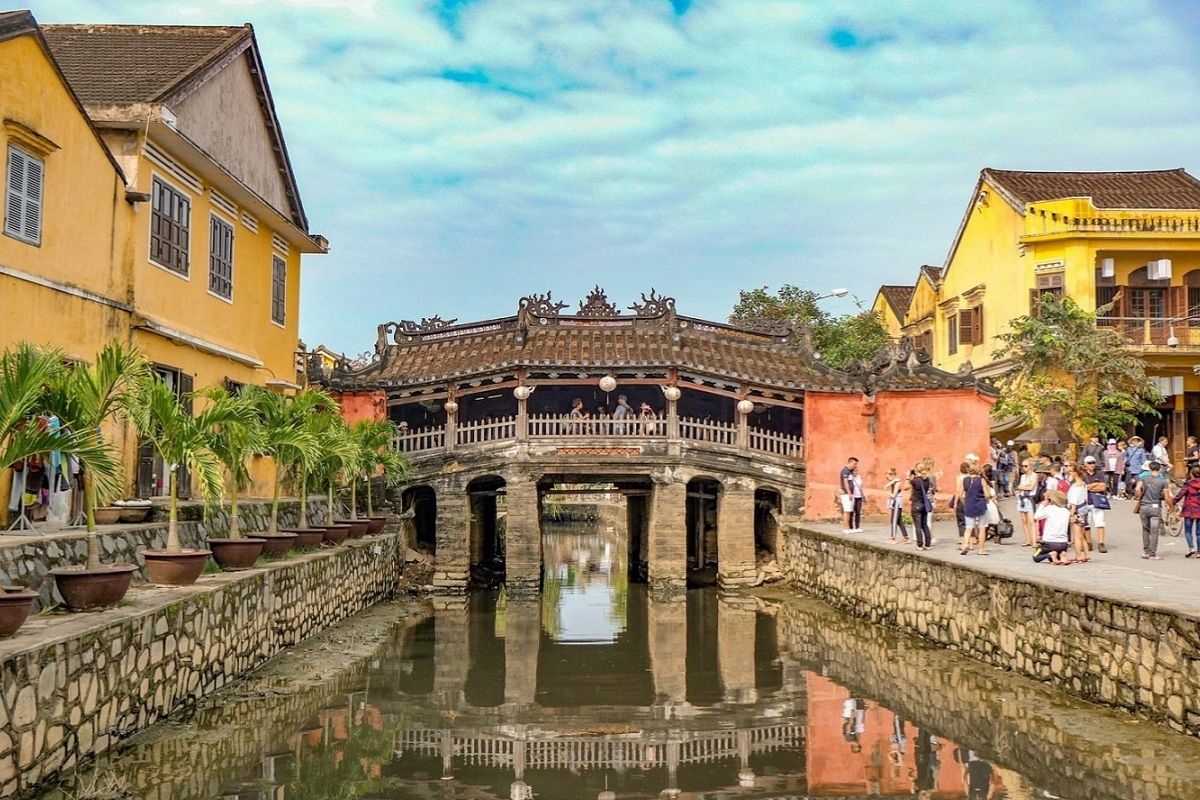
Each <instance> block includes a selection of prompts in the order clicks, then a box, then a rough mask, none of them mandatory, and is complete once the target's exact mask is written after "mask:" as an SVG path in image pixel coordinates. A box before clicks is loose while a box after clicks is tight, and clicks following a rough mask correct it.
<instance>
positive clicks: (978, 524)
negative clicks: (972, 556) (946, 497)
mask: <svg viewBox="0 0 1200 800" xmlns="http://www.w3.org/2000/svg"><path fill="white" fill-rule="evenodd" d="M990 496H991V488H990V487H989V486H988V483H987V481H985V480H984V478H983V474H982V472H981V470H980V469H979V467H977V466H972V467H970V468H969V472H968V474H967V475H965V476H963V477H962V478H961V479H960V480H959V494H958V504H959V506H961V507H962V511H963V517H964V520H965V523H966V524H965V529H966V531H965V534H964V537H963V539H962V541H961V542H960V544H961V545H962V547H961V550H960V553H961V555H964V556H965V555H966V554H967V553H969V552H970V551H971V541H972V539H973V538H974V537H976V536H978V537H979V555H981V556H986V555H990V554H989V553H988V551H987V510H988V509H987V504H988V500H989V499H990Z"/></svg>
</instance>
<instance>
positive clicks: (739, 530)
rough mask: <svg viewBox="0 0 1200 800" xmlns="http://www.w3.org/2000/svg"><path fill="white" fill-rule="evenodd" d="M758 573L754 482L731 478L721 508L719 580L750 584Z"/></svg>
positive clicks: (718, 539)
mask: <svg viewBox="0 0 1200 800" xmlns="http://www.w3.org/2000/svg"><path fill="white" fill-rule="evenodd" d="M756 572H757V570H756V568H755V563H754V483H753V482H752V481H750V480H747V479H745V478H730V479H729V480H727V481H726V482H725V490H724V491H723V492H722V494H721V500H720V504H719V505H718V507H717V580H718V582H719V583H720V585H721V586H722V587H733V586H749V585H750V584H752V583H754V578H755V574H756Z"/></svg>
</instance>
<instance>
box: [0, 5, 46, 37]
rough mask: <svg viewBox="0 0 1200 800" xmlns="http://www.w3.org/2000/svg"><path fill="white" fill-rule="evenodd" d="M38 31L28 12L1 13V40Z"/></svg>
mask: <svg viewBox="0 0 1200 800" xmlns="http://www.w3.org/2000/svg"><path fill="white" fill-rule="evenodd" d="M35 30H37V23H36V22H34V21H33V15H32V14H30V13H29V12H28V11H0V40H4V39H7V38H9V37H11V36H16V35H19V34H22V33H28V32H30V31H35Z"/></svg>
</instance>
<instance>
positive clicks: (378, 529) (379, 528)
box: [367, 516, 387, 536]
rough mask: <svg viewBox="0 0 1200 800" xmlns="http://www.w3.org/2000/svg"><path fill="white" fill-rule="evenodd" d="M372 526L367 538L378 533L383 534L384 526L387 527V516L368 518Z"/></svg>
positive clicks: (369, 526)
mask: <svg viewBox="0 0 1200 800" xmlns="http://www.w3.org/2000/svg"><path fill="white" fill-rule="evenodd" d="M367 519H368V520H369V521H370V524H369V525H368V526H367V536H374V535H375V534H377V533H383V526H384V525H387V517H386V516H374V517H367Z"/></svg>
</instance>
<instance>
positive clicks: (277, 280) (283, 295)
mask: <svg viewBox="0 0 1200 800" xmlns="http://www.w3.org/2000/svg"><path fill="white" fill-rule="evenodd" d="M281 267H282V277H280V276H278V275H277V274H276V272H277V270H279V268H281ZM277 287H278V288H279V289H280V292H279V297H278V298H276V296H275V290H276V288H277ZM277 306H278V308H279V316H278V317H276V316H275V309H276V307H277ZM271 324H273V325H278V326H279V327H281V328H285V327H287V260H286V259H285V258H283V256H281V255H279V254H278V253H271Z"/></svg>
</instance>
